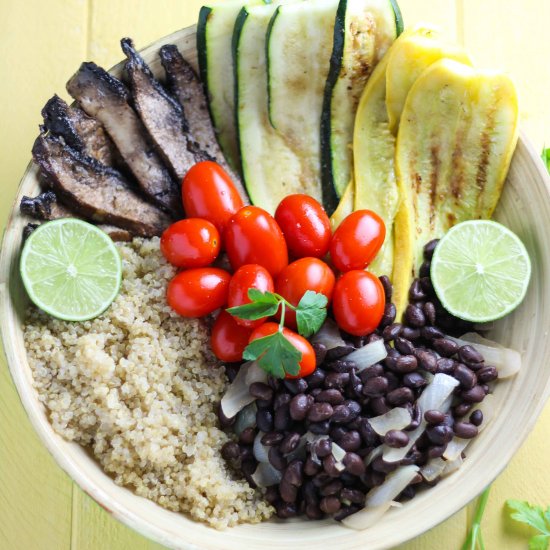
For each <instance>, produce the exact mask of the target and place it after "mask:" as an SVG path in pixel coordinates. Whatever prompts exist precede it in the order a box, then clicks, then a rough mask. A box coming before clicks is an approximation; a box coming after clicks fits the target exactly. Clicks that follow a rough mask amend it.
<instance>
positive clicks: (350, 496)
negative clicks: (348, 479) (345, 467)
mask: <svg viewBox="0 0 550 550" xmlns="http://www.w3.org/2000/svg"><path fill="white" fill-rule="evenodd" d="M340 499H341V500H347V501H348V502H353V503H354V504H361V505H362V504H364V503H365V493H363V492H362V491H360V490H359V489H351V488H349V487H345V488H344V489H342V491H341V492H340Z"/></svg>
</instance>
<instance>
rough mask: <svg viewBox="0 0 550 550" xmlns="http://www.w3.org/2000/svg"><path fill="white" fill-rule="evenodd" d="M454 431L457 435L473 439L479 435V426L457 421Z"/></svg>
mask: <svg viewBox="0 0 550 550" xmlns="http://www.w3.org/2000/svg"><path fill="white" fill-rule="evenodd" d="M454 431H455V434H456V435H457V437H462V439H472V437H475V436H476V435H477V426H474V425H473V424H470V422H455V427H454Z"/></svg>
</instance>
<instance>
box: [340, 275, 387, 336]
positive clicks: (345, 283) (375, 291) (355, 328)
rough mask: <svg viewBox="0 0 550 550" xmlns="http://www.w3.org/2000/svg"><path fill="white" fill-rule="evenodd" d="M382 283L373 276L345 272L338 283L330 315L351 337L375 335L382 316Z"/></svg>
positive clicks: (383, 299) (383, 305)
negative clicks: (332, 314)
mask: <svg viewBox="0 0 550 550" xmlns="http://www.w3.org/2000/svg"><path fill="white" fill-rule="evenodd" d="M384 307H385V296H384V287H383V286H382V283H381V282H380V280H379V279H378V277H376V276H375V275H373V274H372V273H369V272H368V271H362V270H354V271H348V272H347V273H344V274H343V275H342V276H341V277H340V278H339V279H338V280H337V281H336V286H335V287H334V293H333V295H332V311H333V312H334V318H335V319H336V323H337V324H338V326H339V327H340V328H341V329H343V330H345V331H346V332H349V334H353V335H354V336H366V335H367V334H370V333H371V332H374V331H375V330H376V328H377V327H378V325H379V324H380V320H381V319H382V315H384Z"/></svg>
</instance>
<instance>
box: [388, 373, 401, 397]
mask: <svg viewBox="0 0 550 550" xmlns="http://www.w3.org/2000/svg"><path fill="white" fill-rule="evenodd" d="M384 376H385V377H386V379H387V381H388V392H390V391H392V390H395V389H396V388H400V387H401V385H402V384H401V379H400V378H399V376H397V374H394V373H393V372H389V371H387V372H386V374H385V375H384Z"/></svg>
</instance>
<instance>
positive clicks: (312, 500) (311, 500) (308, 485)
mask: <svg viewBox="0 0 550 550" xmlns="http://www.w3.org/2000/svg"><path fill="white" fill-rule="evenodd" d="M304 468H305V466H304ZM302 495H303V497H304V500H305V501H306V502H307V503H308V504H319V492H318V491H317V487H315V485H314V483H313V481H312V480H311V479H309V480H307V481H306V482H305V483H304V484H303V485H302Z"/></svg>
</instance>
